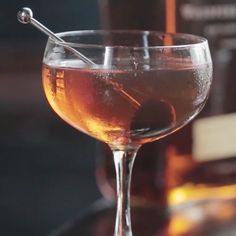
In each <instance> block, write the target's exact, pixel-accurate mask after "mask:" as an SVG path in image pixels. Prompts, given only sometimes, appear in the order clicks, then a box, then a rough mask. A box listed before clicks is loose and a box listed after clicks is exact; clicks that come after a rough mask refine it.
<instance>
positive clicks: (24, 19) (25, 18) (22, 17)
mask: <svg viewBox="0 0 236 236" xmlns="http://www.w3.org/2000/svg"><path fill="white" fill-rule="evenodd" d="M17 19H18V20H19V22H20V23H22V24H31V25H33V26H35V27H36V28H37V29H39V30H40V31H41V32H43V33H44V34H46V35H47V36H49V37H50V38H51V39H53V40H54V41H55V42H60V43H65V44H63V47H64V48H66V49H68V50H69V51H71V52H72V53H74V54H75V55H76V56H78V58H79V59H81V60H82V61H83V62H85V63H86V64H88V65H91V66H93V67H96V68H98V65H97V64H95V63H94V62H93V61H91V60H90V59H88V58H87V57H86V56H84V55H83V54H82V53H80V52H79V51H77V50H76V49H74V48H72V47H70V46H69V45H68V44H66V42H65V41H64V40H63V39H62V38H60V37H58V36H57V35H56V34H54V33H53V32H52V31H51V30H49V29H48V28H47V27H46V26H44V25H43V24H41V23H40V22H39V21H37V20H36V19H34V18H33V12H32V10H31V9H30V8H28V7H23V8H22V9H21V10H20V11H19V12H18V13H17ZM107 52H109V50H108V51H106V52H105V59H104V65H106V64H108V63H107V62H106V61H107V58H108V57H109V53H107ZM105 83H106V84H109V85H111V86H112V87H113V88H114V90H115V91H117V92H118V93H119V94H120V95H121V96H123V97H124V98H125V99H126V100H127V101H128V102H129V103H130V104H132V105H133V106H134V107H136V108H138V107H139V106H140V103H139V102H138V101H137V100H136V99H135V98H133V97H132V96H131V95H129V93H127V92H126V91H125V90H124V89H123V86H122V85H121V84H119V83H118V82H115V81H113V80H105Z"/></svg>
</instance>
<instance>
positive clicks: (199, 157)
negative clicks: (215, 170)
mask: <svg viewBox="0 0 236 236" xmlns="http://www.w3.org/2000/svg"><path fill="white" fill-rule="evenodd" d="M193 156H194V159H195V160H196V161H213V160H220V159H225V158H232V157H236V113H232V114H226V115H219V116H214V117H208V118H202V119H198V120H196V121H195V122H194V123H193Z"/></svg>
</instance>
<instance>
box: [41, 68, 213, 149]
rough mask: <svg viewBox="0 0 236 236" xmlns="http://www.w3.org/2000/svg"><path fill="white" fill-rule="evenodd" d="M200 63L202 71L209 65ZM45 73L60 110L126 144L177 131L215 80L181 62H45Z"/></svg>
mask: <svg viewBox="0 0 236 236" xmlns="http://www.w3.org/2000/svg"><path fill="white" fill-rule="evenodd" d="M173 65H174V64H173ZM175 67H176V68H175ZM179 67H180V68H179ZM198 69H199V70H200V71H201V73H202V72H203V71H202V70H204V72H206V71H207V70H208V69H209V68H208V67H207V66H202V67H201V68H198ZM42 74H43V84H44V89H45V92H46V96H47V99H48V101H49V103H50V105H51V106H52V108H53V109H54V110H55V111H56V113H57V114H58V115H59V116H61V117H62V118H63V119H64V120H65V121H67V122H68V123H69V124H71V125H72V126H74V127H75V128H77V129H79V130H81V131H83V132H85V133H87V134H89V135H91V136H93V137H95V138H97V139H99V140H101V141H104V142H106V143H108V144H113V145H121V146H122V145H127V144H133V143H138V144H142V143H146V142H150V141H152V140H156V139H158V138H160V137H161V136H162V135H164V134H167V133H170V132H172V131H174V129H175V128H176V127H178V126H180V125H182V123H185V122H187V120H188V119H189V118H190V116H193V115H194V114H195V113H196V111H197V110H198V109H200V108H201V106H202V105H203V103H204V101H205V98H206V94H204V92H203V93H202V91H204V90H202V89H203V86H209V84H207V83H205V82H204V80H202V79H201V80H199V78H202V76H201V75H200V74H198V70H197V68H195V69H194V68H191V67H187V68H181V66H180V65H178V66H173V68H172V67H170V68H161V69H158V70H124V71H121V70H99V69H90V70H89V69H73V68H64V67H49V66H47V65H44V66H43V73H42ZM206 74H207V73H206Z"/></svg>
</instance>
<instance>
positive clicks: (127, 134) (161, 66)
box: [42, 31, 212, 236]
mask: <svg viewBox="0 0 236 236" xmlns="http://www.w3.org/2000/svg"><path fill="white" fill-rule="evenodd" d="M57 35H58V36H59V37H60V38H62V39H63V40H64V41H63V42H59V41H57V42H55V41H53V40H52V39H49V40H48V43H47V46H46V49H45V54H44V58H43V69H42V77H43V86H44V90H45V93H46V97H47V99H48V101H49V103H50V105H51V106H52V108H53V109H54V111H55V112H56V113H57V114H58V115H59V116H60V117H61V118H62V119H64V120H65V121H66V122H67V123H69V124H70V125H72V126H73V127H75V128H76V129H78V130H79V131H82V132H84V133H86V134H88V135H90V136H92V137H94V138H96V139H98V140H100V141H103V142H106V143H107V144H108V145H109V146H110V148H111V149H112V151H113V155H114V163H115V168H116V176H117V197H118V198H117V215H116V225H115V233H114V235H115V236H132V229H131V220H130V207H129V205H130V202H129V188H130V180H131V172H132V167H133V163H134V159H135V155H136V153H137V151H138V149H139V147H140V146H141V145H142V144H144V143H147V142H151V141H155V140H158V139H160V138H162V137H164V136H166V135H168V134H170V133H172V132H174V131H175V130H177V129H179V128H181V127H182V126H184V125H186V124H187V123H188V122H189V121H190V120H192V119H193V118H194V117H195V116H196V115H197V114H198V113H199V112H200V111H201V109H202V108H203V106H204V104H205V102H206V99H207V97H208V93H209V89H210V86H211V81H212V62H211V56H210V52H209V48H208V43H207V40H206V39H204V38H201V37H198V36H193V35H185V34H167V33H160V32H151V31H73V32H65V33H59V34H57ZM71 48H72V49H73V50H71ZM74 51H78V52H80V53H81V54H82V55H84V56H85V58H88V59H89V62H92V63H87V62H86V61H84V60H81V58H80V57H78V55H76V53H74Z"/></svg>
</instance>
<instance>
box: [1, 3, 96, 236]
mask: <svg viewBox="0 0 236 236" xmlns="http://www.w3.org/2000/svg"><path fill="white" fill-rule="evenodd" d="M97 5H98V2H97V0H86V1H83V0H67V1H63V0H50V1H49V0H40V1H38V0H31V1H25V0H21V1H17V0H11V1H7V0H2V1H1V3H0V22H1V24H0V52H1V53H0V60H1V63H0V120H1V121H0V235H4V236H13V235H17V236H28V235H29V236H38V235H48V234H49V233H50V232H51V231H53V230H54V229H56V228H58V227H60V226H61V225H62V224H63V223H64V222H66V221H68V220H69V219H72V218H74V217H75V216H76V215H78V214H82V212H85V211H86V209H87V207H88V206H89V205H90V204H91V203H93V202H94V201H95V200H96V199H98V198H99V197H100V194H99V192H98V190H97V186H96V183H95V175H94V166H95V149H96V143H95V141H94V140H93V139H91V138H89V137H88V136H86V135H84V134H81V133H79V132H78V131H76V130H74V129H73V128H71V127H70V126H69V125H67V124H66V123H65V122H63V121H62V120H60V118H58V117H57V116H56V114H54V112H53V111H52V110H51V109H50V108H49V106H48V104H47V101H46V99H45V97H44V94H43V90H42V85H41V60H42V56H43V51H44V47H45V43H46V40H47V39H46V37H45V36H44V35H43V34H42V33H40V32H38V31H37V30H36V29H34V28H33V27H32V26H29V25H22V24H20V23H18V22H17V20H16V13H17V11H18V10H19V9H20V8H21V7H24V6H28V7H30V8H32V10H33V12H34V17H35V18H36V19H38V20H39V21H41V22H42V23H43V24H45V25H46V26H48V27H49V28H50V29H51V30H53V31H55V32H59V31H67V30H78V29H98V28H99V12H98V7H97Z"/></svg>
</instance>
